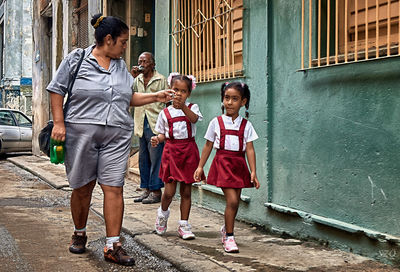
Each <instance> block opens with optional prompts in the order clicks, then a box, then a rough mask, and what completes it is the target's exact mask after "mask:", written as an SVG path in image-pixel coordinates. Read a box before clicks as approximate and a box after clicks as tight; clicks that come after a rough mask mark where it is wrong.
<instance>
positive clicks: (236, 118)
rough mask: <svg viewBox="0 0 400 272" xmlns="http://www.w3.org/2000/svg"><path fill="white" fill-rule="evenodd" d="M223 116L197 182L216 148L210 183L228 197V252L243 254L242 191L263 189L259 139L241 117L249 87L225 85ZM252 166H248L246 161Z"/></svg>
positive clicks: (210, 136)
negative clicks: (239, 235)
mask: <svg viewBox="0 0 400 272" xmlns="http://www.w3.org/2000/svg"><path fill="white" fill-rule="evenodd" d="M221 100H222V113H224V110H226V113H225V114H223V115H222V116H218V117H216V118H214V119H213V120H211V122H210V124H209V125H208V129H207V132H206V135H205V136H204V138H205V139H206V140H207V141H206V144H205V145H204V148H203V151H202V153H201V158H200V162H199V166H198V167H197V169H196V171H195V173H194V179H195V180H196V181H200V180H202V175H203V173H204V171H203V167H204V165H205V163H206V162H207V159H208V157H209V156H210V153H211V150H212V148H213V147H214V148H216V149H217V152H216V155H215V157H214V160H213V162H212V164H211V167H210V171H209V173H208V177H207V184H211V185H215V186H217V187H220V188H221V189H222V191H223V192H224V195H225V200H226V207H225V225H224V226H222V227H221V235H222V243H223V245H224V250H225V251H226V252H239V248H238V247H237V245H236V242H235V239H234V236H233V229H234V223H235V217H236V214H237V211H238V208H239V201H240V194H241V191H242V188H250V187H256V188H257V189H258V188H259V187H260V183H259V181H258V179H257V175H256V155H255V152H254V147H253V141H254V140H256V139H257V138H258V136H257V133H256V131H255V130H254V128H253V126H252V125H251V123H250V122H249V121H247V119H244V118H243V117H241V116H240V115H239V110H240V108H241V107H243V106H245V108H246V118H248V111H247V110H248V108H249V103H250V90H249V87H248V86H247V85H246V84H244V83H240V82H232V83H229V82H227V83H225V84H223V85H222V86H221ZM245 155H246V156H247V161H248V163H249V166H250V172H249V169H248V167H247V163H246V158H245Z"/></svg>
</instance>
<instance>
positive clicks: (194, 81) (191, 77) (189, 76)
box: [187, 75, 196, 91]
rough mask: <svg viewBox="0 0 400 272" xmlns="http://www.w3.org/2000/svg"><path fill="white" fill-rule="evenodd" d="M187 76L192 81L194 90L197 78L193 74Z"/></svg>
mask: <svg viewBox="0 0 400 272" xmlns="http://www.w3.org/2000/svg"><path fill="white" fill-rule="evenodd" d="M187 77H188V78H189V79H190V80H191V81H192V91H193V90H194V89H196V78H195V77H194V76H193V75H187Z"/></svg>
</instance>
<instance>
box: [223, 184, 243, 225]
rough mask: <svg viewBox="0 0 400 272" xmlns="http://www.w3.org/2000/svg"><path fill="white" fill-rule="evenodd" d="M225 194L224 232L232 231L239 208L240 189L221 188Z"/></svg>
mask: <svg viewBox="0 0 400 272" xmlns="http://www.w3.org/2000/svg"><path fill="white" fill-rule="evenodd" d="M222 191H223V192H224V195H225V200H226V207H225V230H226V233H233V229H234V226H235V218H236V214H237V211H238V209H239V201H240V193H241V191H242V189H236V188H222Z"/></svg>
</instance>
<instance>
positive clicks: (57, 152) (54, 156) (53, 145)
mask: <svg viewBox="0 0 400 272" xmlns="http://www.w3.org/2000/svg"><path fill="white" fill-rule="evenodd" d="M64 151H65V146H64V142H61V141H55V140H53V139H50V162H51V163H54V164H59V163H64V157H65V152H64Z"/></svg>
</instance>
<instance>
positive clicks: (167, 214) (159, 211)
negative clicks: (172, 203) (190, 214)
mask: <svg viewBox="0 0 400 272" xmlns="http://www.w3.org/2000/svg"><path fill="white" fill-rule="evenodd" d="M158 214H159V215H162V216H163V217H169V208H168V210H166V211H163V209H162V208H161V206H160V207H159V208H158Z"/></svg>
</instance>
